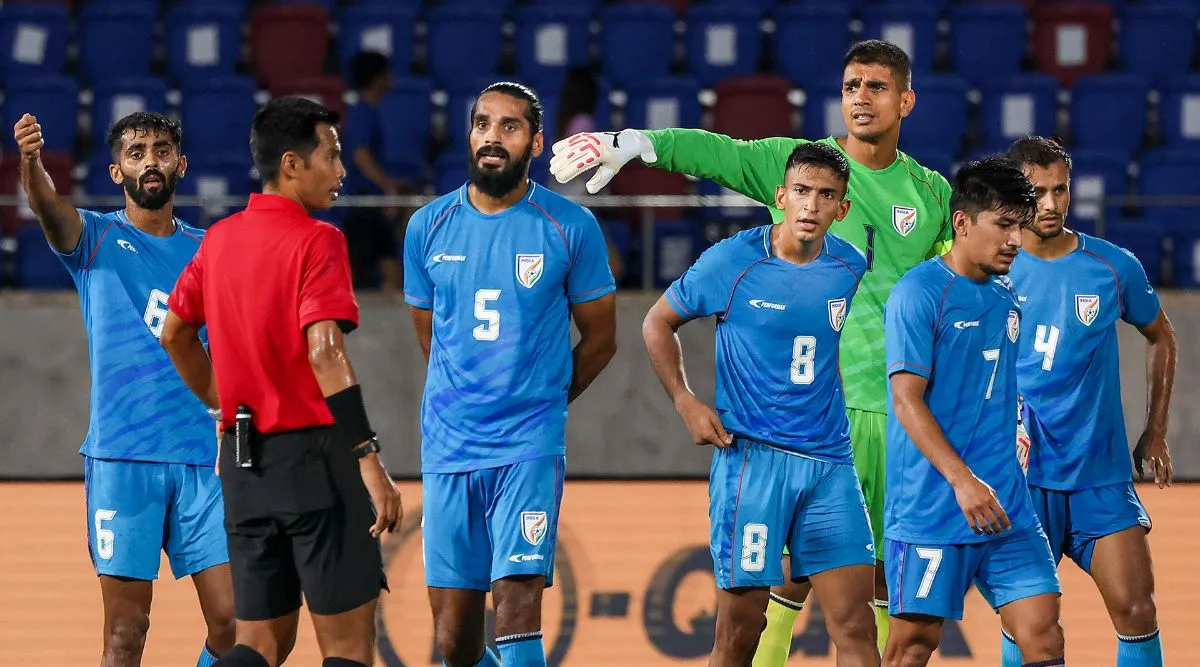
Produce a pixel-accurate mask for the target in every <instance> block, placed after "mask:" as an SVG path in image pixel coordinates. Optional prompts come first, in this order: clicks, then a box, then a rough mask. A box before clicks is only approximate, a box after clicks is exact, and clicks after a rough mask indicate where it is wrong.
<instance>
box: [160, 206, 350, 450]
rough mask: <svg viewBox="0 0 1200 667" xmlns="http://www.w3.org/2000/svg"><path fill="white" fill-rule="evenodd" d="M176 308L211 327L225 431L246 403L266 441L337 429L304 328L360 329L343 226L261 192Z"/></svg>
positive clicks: (188, 275)
mask: <svg viewBox="0 0 1200 667" xmlns="http://www.w3.org/2000/svg"><path fill="white" fill-rule="evenodd" d="M169 304H170V306H169V307H170V309H171V311H172V312H174V313H175V314H176V315H178V316H179V318H180V319H182V320H183V321H184V322H187V323H188V324H190V325H192V326H196V327H199V326H204V325H207V327H208V342H209V348H210V351H211V352H210V353H211V354H212V360H213V370H214V372H215V373H216V376H217V395H218V397H219V398H220V401H221V412H222V414H223V415H224V419H223V424H224V426H225V427H226V428H232V426H233V424H234V421H235V419H236V417H235V415H236V414H237V408H238V406H239V405H246V406H249V407H250V409H251V411H252V412H253V413H254V426H255V428H256V429H257V430H258V431H259V432H260V433H276V432H279V431H287V430H292V429H297V428H307V427H312V426H322V425H329V424H333V417H332V415H330V414H329V408H328V407H326V405H325V398H324V396H323V395H322V394H321V388H320V386H318V385H317V378H316V376H315V375H314V374H313V371H312V367H311V366H310V365H309V361H308V340H307V337H306V335H305V328H306V327H308V325H310V324H313V323H314V322H319V321H321V320H340V321H343V322H345V323H347V325H348V328H353V327H356V326H358V302H356V301H355V300H354V291H353V289H352V288H351V286H350V260H349V254H348V253H347V250H346V238H345V236H343V235H342V233H341V232H340V231H338V229H337V228H336V227H334V226H332V225H330V224H327V223H324V222H320V221H318V220H314V219H312V218H311V217H309V215H308V213H307V212H306V211H305V210H304V208H303V207H302V206H300V204H298V203H296V202H294V201H292V200H290V199H287V198H285V197H279V196H276V195H263V194H252V195H250V202H249V204H248V205H247V206H246V209H245V210H244V211H241V212H240V213H235V214H233V215H231V216H229V217H228V218H225V219H224V220H221V221H220V222H219V223H217V224H216V225H214V226H213V227H212V228H211V229H209V230H208V233H207V234H205V236H204V241H203V243H201V245H200V250H199V251H198V252H197V253H196V256H195V257H194V258H192V261H191V263H189V264H188V265H187V268H185V269H184V270H183V273H182V274H181V275H180V276H179V281H178V282H176V283H175V289H174V290H173V291H172V292H171V296H170V299H169ZM347 330H348V329H347Z"/></svg>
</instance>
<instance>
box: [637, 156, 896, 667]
mask: <svg viewBox="0 0 1200 667" xmlns="http://www.w3.org/2000/svg"><path fill="white" fill-rule="evenodd" d="M849 179H850V166H849V164H848V163H847V162H846V158H845V157H844V156H842V154H841V153H839V152H838V151H836V150H834V149H833V148H830V147H829V146H825V145H823V144H802V145H800V146H798V147H796V149H795V150H794V151H792V153H791V155H790V157H789V158H788V160H787V163H786V167H785V170H784V178H783V181H784V184H783V185H780V186H778V187H777V188H776V191H775V205H776V207H777V208H779V209H781V210H782V211H783V212H784V217H783V220H784V222H783V224H780V225H764V226H761V227H756V228H753V229H749V230H746V231H744V232H741V233H739V234H736V235H734V236H732V237H730V238H728V239H725V240H724V241H721V242H720V243H718V244H716V245H715V246H713V247H712V248H709V249H708V250H707V251H705V252H704V254H703V255H702V256H701V257H700V259H699V260H697V261H696V263H695V264H693V265H692V266H691V268H689V269H688V270H687V271H686V272H684V274H683V275H682V276H680V277H679V279H678V280H676V281H675V282H674V283H673V284H672V285H671V286H670V288H668V289H667V292H666V293H665V294H664V295H663V296H662V298H660V299H659V300H658V302H657V303H656V304H655V305H654V306H653V307H652V308H651V310H650V312H649V313H648V314H647V315H646V319H645V321H644V323H643V325H642V334H643V337H644V338H645V343H646V349H647V350H648V351H649V353H650V360H651V363H652V364H653V366H654V371H655V373H657V374H658V378H659V380H661V381H662V383H663V387H664V388H665V389H666V390H667V394H668V395H669V396H670V397H671V400H672V401H674V403H675V408H676V409H677V410H678V411H679V414H680V416H681V417H682V418H683V421H684V423H685V424H686V425H687V428H688V431H689V432H690V433H691V436H692V439H693V440H694V442H695V443H696V444H697V445H709V444H711V445H714V446H716V447H717V451H716V452H714V455H713V462H712V471H711V473H710V478H709V494H710V501H709V518H710V523H711V531H712V536H711V542H710V549H711V551H712V558H713V564H714V569H715V573H716V579H717V586H718V589H719V590H718V594H717V636H716V643H715V646H714V648H713V653H712V657H711V659H710V661H709V664H710V665H730V666H732V665H748V664H750V660H751V659H752V658H753V656H754V651H755V648H756V646H757V645H758V640H759V635H760V634H761V633H762V629H763V627H764V626H765V625H766V617H765V616H764V613H763V612H764V611H765V610H766V608H767V602H768V600H769V598H770V590H771V588H770V587H771V586H777V585H780V584H782V583H784V572H783V565H782V556H783V554H784V547H787V548H788V551H789V552H790V565H791V576H792V577H793V578H794V580H803V579H807V580H809V581H810V582H811V584H812V587H813V590H814V591H815V592H816V594H817V598H818V599H819V600H820V603H821V609H822V610H823V611H824V612H825V620H826V623H827V624H828V626H829V634H830V637H831V638H832V639H833V642H834V644H835V645H836V646H837V651H838V664H839V665H878V664H879V650H878V648H877V647H876V644H875V632H876V631H875V615H874V608H873V605H872V603H873V600H874V597H875V594H874V575H873V572H874V565H875V551H874V546H873V544H872V539H871V526H870V520H869V519H868V518H867V507H866V502H865V501H864V499H863V495H862V491H861V489H860V488H859V482H858V475H857V474H856V473H855V470H854V462H853V458H852V455H851V450H850V423H849V422H848V421H847V418H846V404H845V397H844V396H843V395H842V381H841V376H840V375H839V373H838V341H839V340H840V338H841V331H842V325H843V324H844V323H845V321H846V314H847V312H849V309H850V304H851V300H852V299H853V297H854V292H855V290H856V289H857V288H858V283H859V281H860V280H862V277H863V274H864V273H865V272H866V270H867V260H866V258H865V257H864V256H863V254H862V253H861V252H859V251H858V250H857V249H856V248H855V247H854V246H852V245H850V244H849V243H847V242H845V241H843V240H841V239H839V238H837V237H836V236H833V235H832V234H827V233H826V232H827V231H828V229H829V227H830V225H832V224H833V221H834V220H841V219H842V218H844V217H845V216H846V213H847V212H849V210H850V202H849V201H848V200H846V199H845V196H846V187H847V184H848V183H849ZM710 315H711V316H716V320H717V328H716V342H717V350H716V367H717V368H716V371H717V394H716V410H715V411H714V410H713V409H712V408H710V407H708V406H707V405H705V404H704V403H703V402H702V401H700V399H698V398H697V397H696V396H695V395H694V394H693V393H692V391H691V389H690V388H689V387H688V384H687V378H686V375H685V373H684V368H683V351H682V350H681V349H680V343H679V338H678V336H677V335H676V331H678V329H679V327H681V326H683V325H684V324H686V323H687V322H689V321H691V320H694V319H697V318H701V317H708V316H710Z"/></svg>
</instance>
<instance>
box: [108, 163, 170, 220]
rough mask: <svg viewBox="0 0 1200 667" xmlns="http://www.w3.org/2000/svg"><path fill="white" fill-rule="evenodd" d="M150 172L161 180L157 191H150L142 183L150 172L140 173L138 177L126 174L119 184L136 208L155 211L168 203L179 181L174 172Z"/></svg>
mask: <svg viewBox="0 0 1200 667" xmlns="http://www.w3.org/2000/svg"><path fill="white" fill-rule="evenodd" d="M151 173H152V174H153V175H155V176H158V178H159V179H160V180H161V182H162V185H161V186H159V188H158V192H150V191H149V190H147V189H146V187H145V185H144V183H143V181H145V180H146V177H147V176H149V175H150V174H142V177H141V178H140V179H137V178H133V177H132V176H128V175H126V176H125V179H124V180H123V181H122V182H121V185H122V186H124V188H125V194H127V195H129V198H130V199H132V200H133V203H134V204H137V206H138V208H142V209H145V210H147V211H157V210H159V209H161V208H162V207H164V206H166V205H167V204H168V203H170V201H171V198H172V197H174V196H175V185H176V183H177V182H178V181H179V175H178V174H177V173H175V172H172V173H170V174H164V173H163V172H161V171H155V172H151Z"/></svg>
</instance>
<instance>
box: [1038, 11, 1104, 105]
mask: <svg viewBox="0 0 1200 667" xmlns="http://www.w3.org/2000/svg"><path fill="white" fill-rule="evenodd" d="M1032 14H1033V60H1034V62H1035V63H1037V68H1038V69H1039V70H1041V71H1043V72H1046V73H1047V74H1050V75H1051V76H1053V77H1054V78H1056V79H1058V81H1059V83H1061V84H1062V85H1063V86H1067V87H1070V86H1071V84H1073V83H1074V82H1075V79H1076V78H1077V77H1080V76H1085V75H1089V74H1099V73H1100V72H1101V71H1103V70H1104V65H1105V63H1107V62H1108V57H1109V53H1110V52H1111V51H1112V41H1113V8H1112V5H1109V4H1107V3H1104V2H1048V3H1038V4H1037V5H1035V6H1034V7H1033V12H1032Z"/></svg>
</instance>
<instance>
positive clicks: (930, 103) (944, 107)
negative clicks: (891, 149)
mask: <svg viewBox="0 0 1200 667" xmlns="http://www.w3.org/2000/svg"><path fill="white" fill-rule="evenodd" d="M913 88H914V89H915V90H916V91H917V107H916V108H915V109H914V111H913V113H912V114H910V115H909V116H908V117H907V118H905V119H904V122H903V126H902V127H903V128H904V131H903V132H901V133H900V147H901V148H902V149H904V151H905V152H916V153H923V152H924V153H928V152H934V153H950V154H951V155H956V154H958V150H959V148H960V147H961V146H962V141H963V134H965V133H966V130H967V82H966V81H964V80H963V79H960V78H958V77H956V76H947V75H932V74H931V75H926V76H922V77H920V78H919V79H917V80H916V81H915V82H914V84H913Z"/></svg>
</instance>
